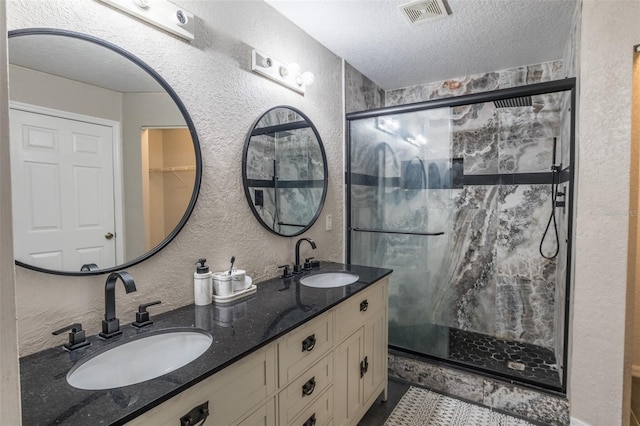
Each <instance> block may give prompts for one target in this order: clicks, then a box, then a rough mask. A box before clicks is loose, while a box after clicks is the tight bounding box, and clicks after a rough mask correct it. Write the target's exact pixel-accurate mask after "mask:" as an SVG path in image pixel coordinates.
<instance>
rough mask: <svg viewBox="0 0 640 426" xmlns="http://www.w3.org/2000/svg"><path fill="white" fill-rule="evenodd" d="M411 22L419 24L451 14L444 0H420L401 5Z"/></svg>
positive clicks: (401, 9) (402, 10) (403, 12)
mask: <svg viewBox="0 0 640 426" xmlns="http://www.w3.org/2000/svg"><path fill="white" fill-rule="evenodd" d="M399 9H400V11H401V12H402V14H403V15H404V17H405V18H407V21H409V23H410V24H419V23H422V22H425V21H430V20H433V19H437V18H442V17H445V16H447V15H449V12H448V10H447V8H446V6H445V4H444V0H419V1H412V2H410V3H405V4H402V5H400V6H399Z"/></svg>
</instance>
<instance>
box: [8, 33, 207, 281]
mask: <svg viewBox="0 0 640 426" xmlns="http://www.w3.org/2000/svg"><path fill="white" fill-rule="evenodd" d="M25 35H56V36H61V37H69V38H75V39H79V40H84V41H87V42H90V43H95V44H97V45H100V46H102V47H104V48H106V49H109V50H111V51H113V52H116V53H118V54H120V55H122V56H123V57H125V58H126V59H128V60H130V61H131V62H133V63H134V64H136V65H138V66H139V67H140V68H142V69H143V70H144V71H146V72H147V74H149V75H150V76H151V77H152V78H153V79H154V80H155V81H157V82H158V84H159V85H160V86H161V87H162V88H163V89H164V90H165V91H166V92H167V94H169V96H170V97H171V99H172V100H173V101H174V102H175V104H176V106H177V107H178V109H179V110H180V112H181V113H182V116H183V117H184V121H185V123H186V124H187V127H188V128H189V133H190V134H191V140H192V141H193V150H194V154H195V157H196V176H195V181H194V185H193V193H192V194H191V199H190V201H189V204H188V206H187V209H186V211H185V213H184V215H183V216H182V219H180V222H178V224H177V225H176V227H175V228H174V229H173V231H171V233H170V234H169V235H167V237H166V238H165V239H164V240H162V241H161V242H160V243H159V244H158V245H157V246H155V247H154V248H152V249H151V250H149V251H148V252H146V253H144V254H143V255H141V256H138V257H137V258H135V259H133V260H131V261H129V262H125V263H123V264H120V265H116V266H114V267H109V268H104V269H97V270H93V271H78V272H75V271H56V270H53V269H46V268H40V267H37V266H33V265H29V264H27V263H24V262H21V261H19V260H16V261H15V264H16V265H17V266H21V267H23V268H26V269H30V270H32V271H37V272H44V273H46V274H54V275H68V276H86V275H100V274H107V273H110V272H114V271H119V270H122V269H126V268H129V267H131V266H133V265H136V264H138V263H140V262H142V261H144V260H147V259H149V258H150V257H151V256H153V255H155V254H156V253H158V252H159V251H160V250H162V249H163V248H165V247H166V246H167V245H168V244H169V243H170V242H171V240H173V239H174V238H175V237H176V235H178V233H179V232H180V231H181V230H182V228H183V227H184V225H185V224H186V223H187V221H188V220H189V217H190V216H191V213H192V212H193V209H194V207H195V204H196V201H197V199H198V194H199V193H200V183H201V181H202V152H201V150H200V142H199V139H198V134H197V133H196V128H195V126H194V124H193V121H192V119H191V116H190V115H189V112H188V111H187V109H186V107H185V106H184V104H183V103H182V100H180V98H179V97H178V94H177V93H176V92H175V91H174V90H173V89H172V88H171V86H170V85H169V83H167V82H166V80H165V79H164V78H162V77H161V76H160V74H158V73H157V72H156V71H155V70H154V69H153V68H151V67H150V66H149V65H147V64H146V63H145V62H143V61H142V60H141V59H139V58H138V57H137V56H135V55H133V54H132V53H129V52H128V51H126V50H124V49H122V48H121V47H119V46H116V45H115V44H112V43H110V42H108V41H105V40H102V39H100V38H97V37H94V36H91V35H88V34H83V33H78V32H75V31H69V30H62V29H57V28H24V29H19V30H11V31H9V33H8V37H9V38H12V37H19V36H25Z"/></svg>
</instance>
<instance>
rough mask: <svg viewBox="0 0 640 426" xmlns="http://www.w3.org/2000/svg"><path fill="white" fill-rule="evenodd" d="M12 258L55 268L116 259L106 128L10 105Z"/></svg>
mask: <svg viewBox="0 0 640 426" xmlns="http://www.w3.org/2000/svg"><path fill="white" fill-rule="evenodd" d="M10 129H11V161H12V164H11V166H12V176H11V178H12V190H13V219H14V221H13V222H14V241H15V257H16V259H18V260H21V261H23V262H26V263H29V264H32V265H35V266H39V267H43V268H48V269H57V270H66V271H79V270H80V267H81V266H82V265H83V264H86V263H95V264H97V265H98V266H113V265H116V245H115V238H111V239H107V238H106V237H105V235H106V234H107V233H111V234H115V217H114V214H115V213H114V177H113V139H114V135H113V128H111V127H109V126H103V125H98V124H91V123H86V122H83V121H76V120H70V119H65V118H58V117H53V116H50V115H44V114H36V113H33V112H27V111H21V110H16V109H11V110H10Z"/></svg>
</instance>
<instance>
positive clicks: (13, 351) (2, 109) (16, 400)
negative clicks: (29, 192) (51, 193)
mask: <svg viewBox="0 0 640 426" xmlns="http://www.w3.org/2000/svg"><path fill="white" fill-rule="evenodd" d="M5 11H6V9H5V3H4V2H0V46H1V47H0V140H1V141H2V143H0V180H1V181H2V182H3V183H4V184H3V185H2V186H0V235H2V238H0V365H1V366H2V370H1V371H0V413H2V422H3V423H6V424H14V425H19V424H20V377H19V370H18V344H17V342H18V340H17V327H16V299H15V286H14V278H15V275H14V269H13V238H12V235H13V227H12V224H11V186H10V185H7V184H6V183H5V182H11V173H10V172H11V171H10V170H9V166H10V161H9V144H8V143H6V141H7V140H9V126H7V125H6V123H8V121H9V93H8V90H7V49H6V43H7V36H6V34H7V28H6V15H5Z"/></svg>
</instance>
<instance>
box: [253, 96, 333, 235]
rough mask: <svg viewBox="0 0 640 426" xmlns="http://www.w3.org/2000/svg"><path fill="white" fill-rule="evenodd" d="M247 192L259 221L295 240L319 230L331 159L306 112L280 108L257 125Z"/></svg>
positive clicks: (255, 126) (255, 124)
mask: <svg viewBox="0 0 640 426" xmlns="http://www.w3.org/2000/svg"><path fill="white" fill-rule="evenodd" d="M242 180H243V183H244V192H245V195H246V196H247V201H248V202H249V205H250V206H251V210H252V211H253V213H254V215H255V216H256V218H257V219H258V221H259V222H260V223H261V224H262V225H263V226H264V227H265V228H267V229H268V230H269V231H271V232H273V233H274V234H278V235H282V236H286V237H292V236H295V235H300V234H302V233H303V232H304V231H306V230H307V229H309V228H310V227H311V225H313V223H314V222H315V221H316V219H317V218H318V216H319V215H320V211H321V210H322V206H323V204H324V199H325V197H326V193H327V157H326V155H325V152H324V147H323V146H322V141H321V140H320V135H319V134H318V131H317V130H316V128H315V126H314V125H313V123H312V122H311V120H309V118H307V116H306V115H304V114H303V113H302V112H301V111H298V110H296V109H295V108H291V107H286V106H278V107H275V108H272V109H270V110H269V111H267V112H266V113H264V114H263V115H262V116H261V117H260V118H258V120H257V121H256V122H255V123H254V125H253V126H252V128H251V130H250V131H249V134H248V135H247V140H246V142H245V145H244V153H243V157H242Z"/></svg>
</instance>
